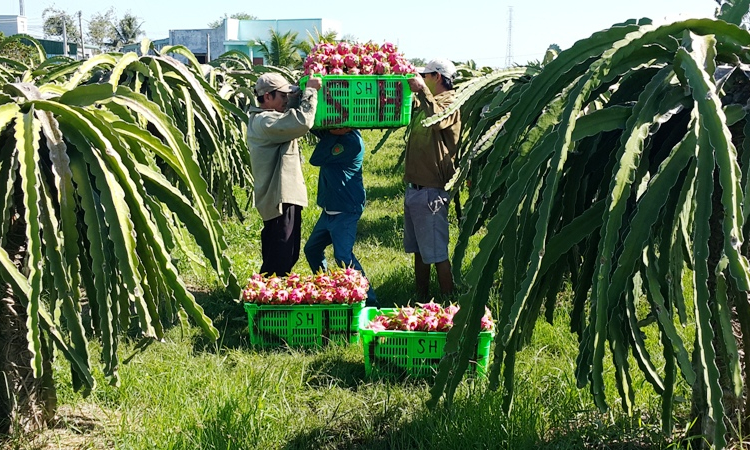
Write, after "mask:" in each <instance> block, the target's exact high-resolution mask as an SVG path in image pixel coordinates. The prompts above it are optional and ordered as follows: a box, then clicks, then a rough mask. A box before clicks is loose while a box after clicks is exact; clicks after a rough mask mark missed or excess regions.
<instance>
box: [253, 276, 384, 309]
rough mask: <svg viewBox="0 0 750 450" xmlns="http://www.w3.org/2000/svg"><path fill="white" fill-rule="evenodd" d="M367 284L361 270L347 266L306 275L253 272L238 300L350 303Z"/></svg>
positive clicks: (357, 299)
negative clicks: (282, 275) (267, 275)
mask: <svg viewBox="0 0 750 450" xmlns="http://www.w3.org/2000/svg"><path fill="white" fill-rule="evenodd" d="M369 285H370V283H369V281H367V278H366V277H364V276H363V275H362V272H360V271H358V270H356V269H352V268H351V267H347V268H337V269H334V270H332V271H330V272H319V273H317V274H315V275H306V276H301V275H299V274H297V273H290V274H289V275H288V276H286V277H278V276H276V275H271V276H269V277H266V276H264V275H262V274H254V275H253V276H252V277H250V279H249V280H248V283H247V286H246V287H245V289H243V291H242V300H243V301H245V302H247V303H257V304H262V305H316V304H321V305H330V304H349V305H350V304H352V303H358V302H361V301H363V300H364V299H365V298H367V289H368V287H369Z"/></svg>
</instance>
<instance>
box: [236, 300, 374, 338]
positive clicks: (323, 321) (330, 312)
mask: <svg viewBox="0 0 750 450" xmlns="http://www.w3.org/2000/svg"><path fill="white" fill-rule="evenodd" d="M363 303H364V302H359V303H353V304H351V305H348V304H329V305H258V304H255V303H245V311H246V312H247V320H248V329H249V332H250V344H252V345H254V346H260V347H278V346H282V345H288V346H290V347H322V346H324V345H326V344H328V343H330V342H337V343H342V344H346V343H356V342H358V341H359V332H358V328H357V318H358V315H359V312H360V311H361V310H362V307H363Z"/></svg>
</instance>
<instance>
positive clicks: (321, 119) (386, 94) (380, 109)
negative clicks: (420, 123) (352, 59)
mask: <svg viewBox="0 0 750 450" xmlns="http://www.w3.org/2000/svg"><path fill="white" fill-rule="evenodd" d="M412 76H413V75H322V76H321V79H322V88H321V89H320V90H319V91H318V107H317V110H316V112H315V125H314V128H317V129H331V128H399V127H403V126H406V125H408V124H409V120H410V119H411V88H410V87H409V83H408V82H407V80H408V79H409V78H410V77H412ZM308 78H309V77H308V76H305V77H302V79H301V80H300V87H301V88H302V89H304V88H305V85H306V83H307V80H308Z"/></svg>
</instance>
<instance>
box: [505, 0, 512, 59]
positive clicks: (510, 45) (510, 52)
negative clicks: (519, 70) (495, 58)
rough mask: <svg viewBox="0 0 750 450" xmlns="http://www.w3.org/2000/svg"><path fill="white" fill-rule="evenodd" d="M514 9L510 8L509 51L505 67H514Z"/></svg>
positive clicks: (506, 54)
mask: <svg viewBox="0 0 750 450" xmlns="http://www.w3.org/2000/svg"><path fill="white" fill-rule="evenodd" d="M512 38H513V7H512V6H508V49H507V50H506V52H505V67H510V66H512V65H513V43H512Z"/></svg>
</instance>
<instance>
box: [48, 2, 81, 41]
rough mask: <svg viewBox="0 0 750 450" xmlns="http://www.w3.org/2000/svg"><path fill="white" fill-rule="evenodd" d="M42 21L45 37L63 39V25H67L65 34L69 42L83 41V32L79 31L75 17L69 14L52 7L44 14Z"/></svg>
mask: <svg viewBox="0 0 750 450" xmlns="http://www.w3.org/2000/svg"><path fill="white" fill-rule="evenodd" d="M42 19H43V20H44V25H43V26H42V29H43V30H44V36H45V37H46V36H55V37H62V36H63V25H65V34H67V39H68V41H80V40H81V31H80V30H79V29H78V25H76V22H75V20H73V16H71V15H70V14H68V13H67V12H65V11H63V10H61V9H56V8H54V7H51V6H50V7H48V8H45V9H44V11H43V12H42Z"/></svg>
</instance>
